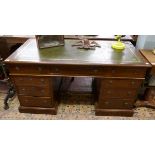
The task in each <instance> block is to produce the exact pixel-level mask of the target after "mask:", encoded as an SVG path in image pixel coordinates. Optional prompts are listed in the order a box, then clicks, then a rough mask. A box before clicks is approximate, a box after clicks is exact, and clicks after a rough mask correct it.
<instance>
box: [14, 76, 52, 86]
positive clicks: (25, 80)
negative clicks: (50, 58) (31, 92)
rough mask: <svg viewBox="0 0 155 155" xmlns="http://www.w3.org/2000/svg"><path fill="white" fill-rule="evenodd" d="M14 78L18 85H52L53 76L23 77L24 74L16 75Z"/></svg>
mask: <svg viewBox="0 0 155 155" xmlns="http://www.w3.org/2000/svg"><path fill="white" fill-rule="evenodd" d="M13 80H14V82H15V84H16V86H38V85H39V86H50V85H51V78H49V77H34V76H32V77H31V76H29V77H25V76H24V77H23V76H14V77H13Z"/></svg>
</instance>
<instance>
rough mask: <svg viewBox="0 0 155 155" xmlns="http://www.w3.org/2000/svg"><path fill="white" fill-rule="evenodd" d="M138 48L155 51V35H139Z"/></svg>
mask: <svg viewBox="0 0 155 155" xmlns="http://www.w3.org/2000/svg"><path fill="white" fill-rule="evenodd" d="M136 48H138V49H154V48H155V35H139V36H138V39H137V44H136Z"/></svg>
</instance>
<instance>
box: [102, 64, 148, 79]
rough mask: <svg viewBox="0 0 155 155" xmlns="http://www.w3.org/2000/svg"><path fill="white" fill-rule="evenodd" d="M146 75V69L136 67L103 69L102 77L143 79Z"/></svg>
mask: <svg viewBox="0 0 155 155" xmlns="http://www.w3.org/2000/svg"><path fill="white" fill-rule="evenodd" d="M145 74H146V68H140V67H139V68H138V67H136V68H135V67H134V68H133V67H132V68H129V67H123V68H122V67H105V68H104V76H105V77H135V78H144V76H145Z"/></svg>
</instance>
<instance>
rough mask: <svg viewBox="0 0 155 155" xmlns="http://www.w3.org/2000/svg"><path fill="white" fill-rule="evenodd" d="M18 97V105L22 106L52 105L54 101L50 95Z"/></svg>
mask: <svg viewBox="0 0 155 155" xmlns="http://www.w3.org/2000/svg"><path fill="white" fill-rule="evenodd" d="M18 99H19V102H20V105H21V106H24V107H42V108H50V107H54V103H53V100H52V98H51V97H32V96H22V95H19V96H18Z"/></svg>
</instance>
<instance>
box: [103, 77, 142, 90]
mask: <svg viewBox="0 0 155 155" xmlns="http://www.w3.org/2000/svg"><path fill="white" fill-rule="evenodd" d="M142 82H143V80H139V79H133V80H132V79H102V81H101V86H102V88H127V89H132V88H139V87H140V85H141V83H142Z"/></svg>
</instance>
